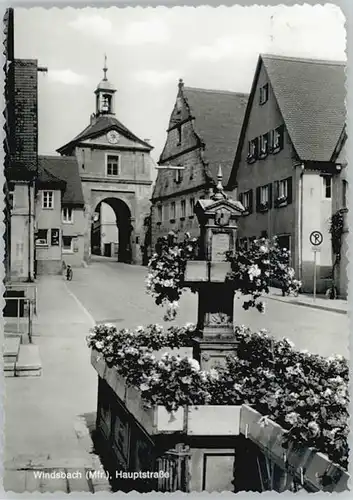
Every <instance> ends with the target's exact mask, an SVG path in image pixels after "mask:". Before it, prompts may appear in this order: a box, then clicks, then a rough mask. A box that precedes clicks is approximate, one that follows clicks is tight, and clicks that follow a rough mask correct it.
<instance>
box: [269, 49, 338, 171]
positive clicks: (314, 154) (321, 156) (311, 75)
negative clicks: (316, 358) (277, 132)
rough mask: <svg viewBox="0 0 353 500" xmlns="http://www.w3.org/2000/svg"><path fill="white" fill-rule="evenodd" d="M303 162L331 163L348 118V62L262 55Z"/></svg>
mask: <svg viewBox="0 0 353 500" xmlns="http://www.w3.org/2000/svg"><path fill="white" fill-rule="evenodd" d="M261 59H262V61H263V64H264V67H265V68H266V71H267V74H268V77H269V80H270V82H271V85H272V88H273V91H274V94H275V96H276V99H277V102H278V105H279V108H280V111H281V113H282V116H283V119H284V122H285V124H286V128H287V130H288V133H289V135H290V138H291V141H292V143H293V145H294V147H295V149H296V152H297V154H298V156H299V158H300V159H301V160H304V161H305V160H311V161H330V159H331V156H332V153H333V151H334V149H335V147H336V144H337V141H338V139H339V137H340V135H341V133H342V129H343V126H344V123H345V119H346V110H345V96H346V91H345V63H343V62H338V61H321V60H315V59H301V58H293V57H283V56H273V55H262V56H261Z"/></svg>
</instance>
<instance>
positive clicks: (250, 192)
mask: <svg viewBox="0 0 353 500" xmlns="http://www.w3.org/2000/svg"><path fill="white" fill-rule="evenodd" d="M252 211H253V196H252V189H250V191H249V214H252Z"/></svg>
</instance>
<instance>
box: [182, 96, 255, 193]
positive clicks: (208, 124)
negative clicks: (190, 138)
mask: <svg viewBox="0 0 353 500" xmlns="http://www.w3.org/2000/svg"><path fill="white" fill-rule="evenodd" d="M183 95H184V98H185V99H186V102H187V104H188V106H189V108H190V113H191V115H192V116H193V117H194V118H195V120H194V124H193V126H194V130H195V132H196V134H197V135H198V136H199V138H200V139H201V141H202V142H203V143H204V145H205V150H204V159H205V161H206V162H207V163H208V169H209V172H208V174H209V175H210V176H211V177H212V178H213V179H214V180H215V181H216V180H217V172H218V168H219V165H221V166H222V172H223V181H224V183H226V182H227V181H228V177H229V174H230V171H231V167H232V164H233V160H234V156H235V152H236V149H237V145H238V139H239V135H240V130H241V126H242V123H243V119H244V114H245V108H246V104H247V101H248V95H247V94H243V93H237V92H227V91H221V90H206V89H197V88H191V87H184V89H183Z"/></svg>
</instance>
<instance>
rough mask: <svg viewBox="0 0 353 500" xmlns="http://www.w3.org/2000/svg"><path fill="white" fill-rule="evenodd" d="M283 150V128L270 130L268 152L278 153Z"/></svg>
mask: <svg viewBox="0 0 353 500" xmlns="http://www.w3.org/2000/svg"><path fill="white" fill-rule="evenodd" d="M282 148H283V126H282V125H281V126H280V127H277V128H276V129H274V130H271V132H270V133H269V150H270V151H271V152H272V153H278V151H280V150H281V149H282Z"/></svg>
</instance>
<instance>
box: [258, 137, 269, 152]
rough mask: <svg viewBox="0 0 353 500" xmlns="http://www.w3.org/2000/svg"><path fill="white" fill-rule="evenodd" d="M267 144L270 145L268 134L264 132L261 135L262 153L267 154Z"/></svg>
mask: <svg viewBox="0 0 353 500" xmlns="http://www.w3.org/2000/svg"><path fill="white" fill-rule="evenodd" d="M267 146H268V134H264V135H261V136H260V155H261V156H262V157H263V156H266V155H267Z"/></svg>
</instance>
